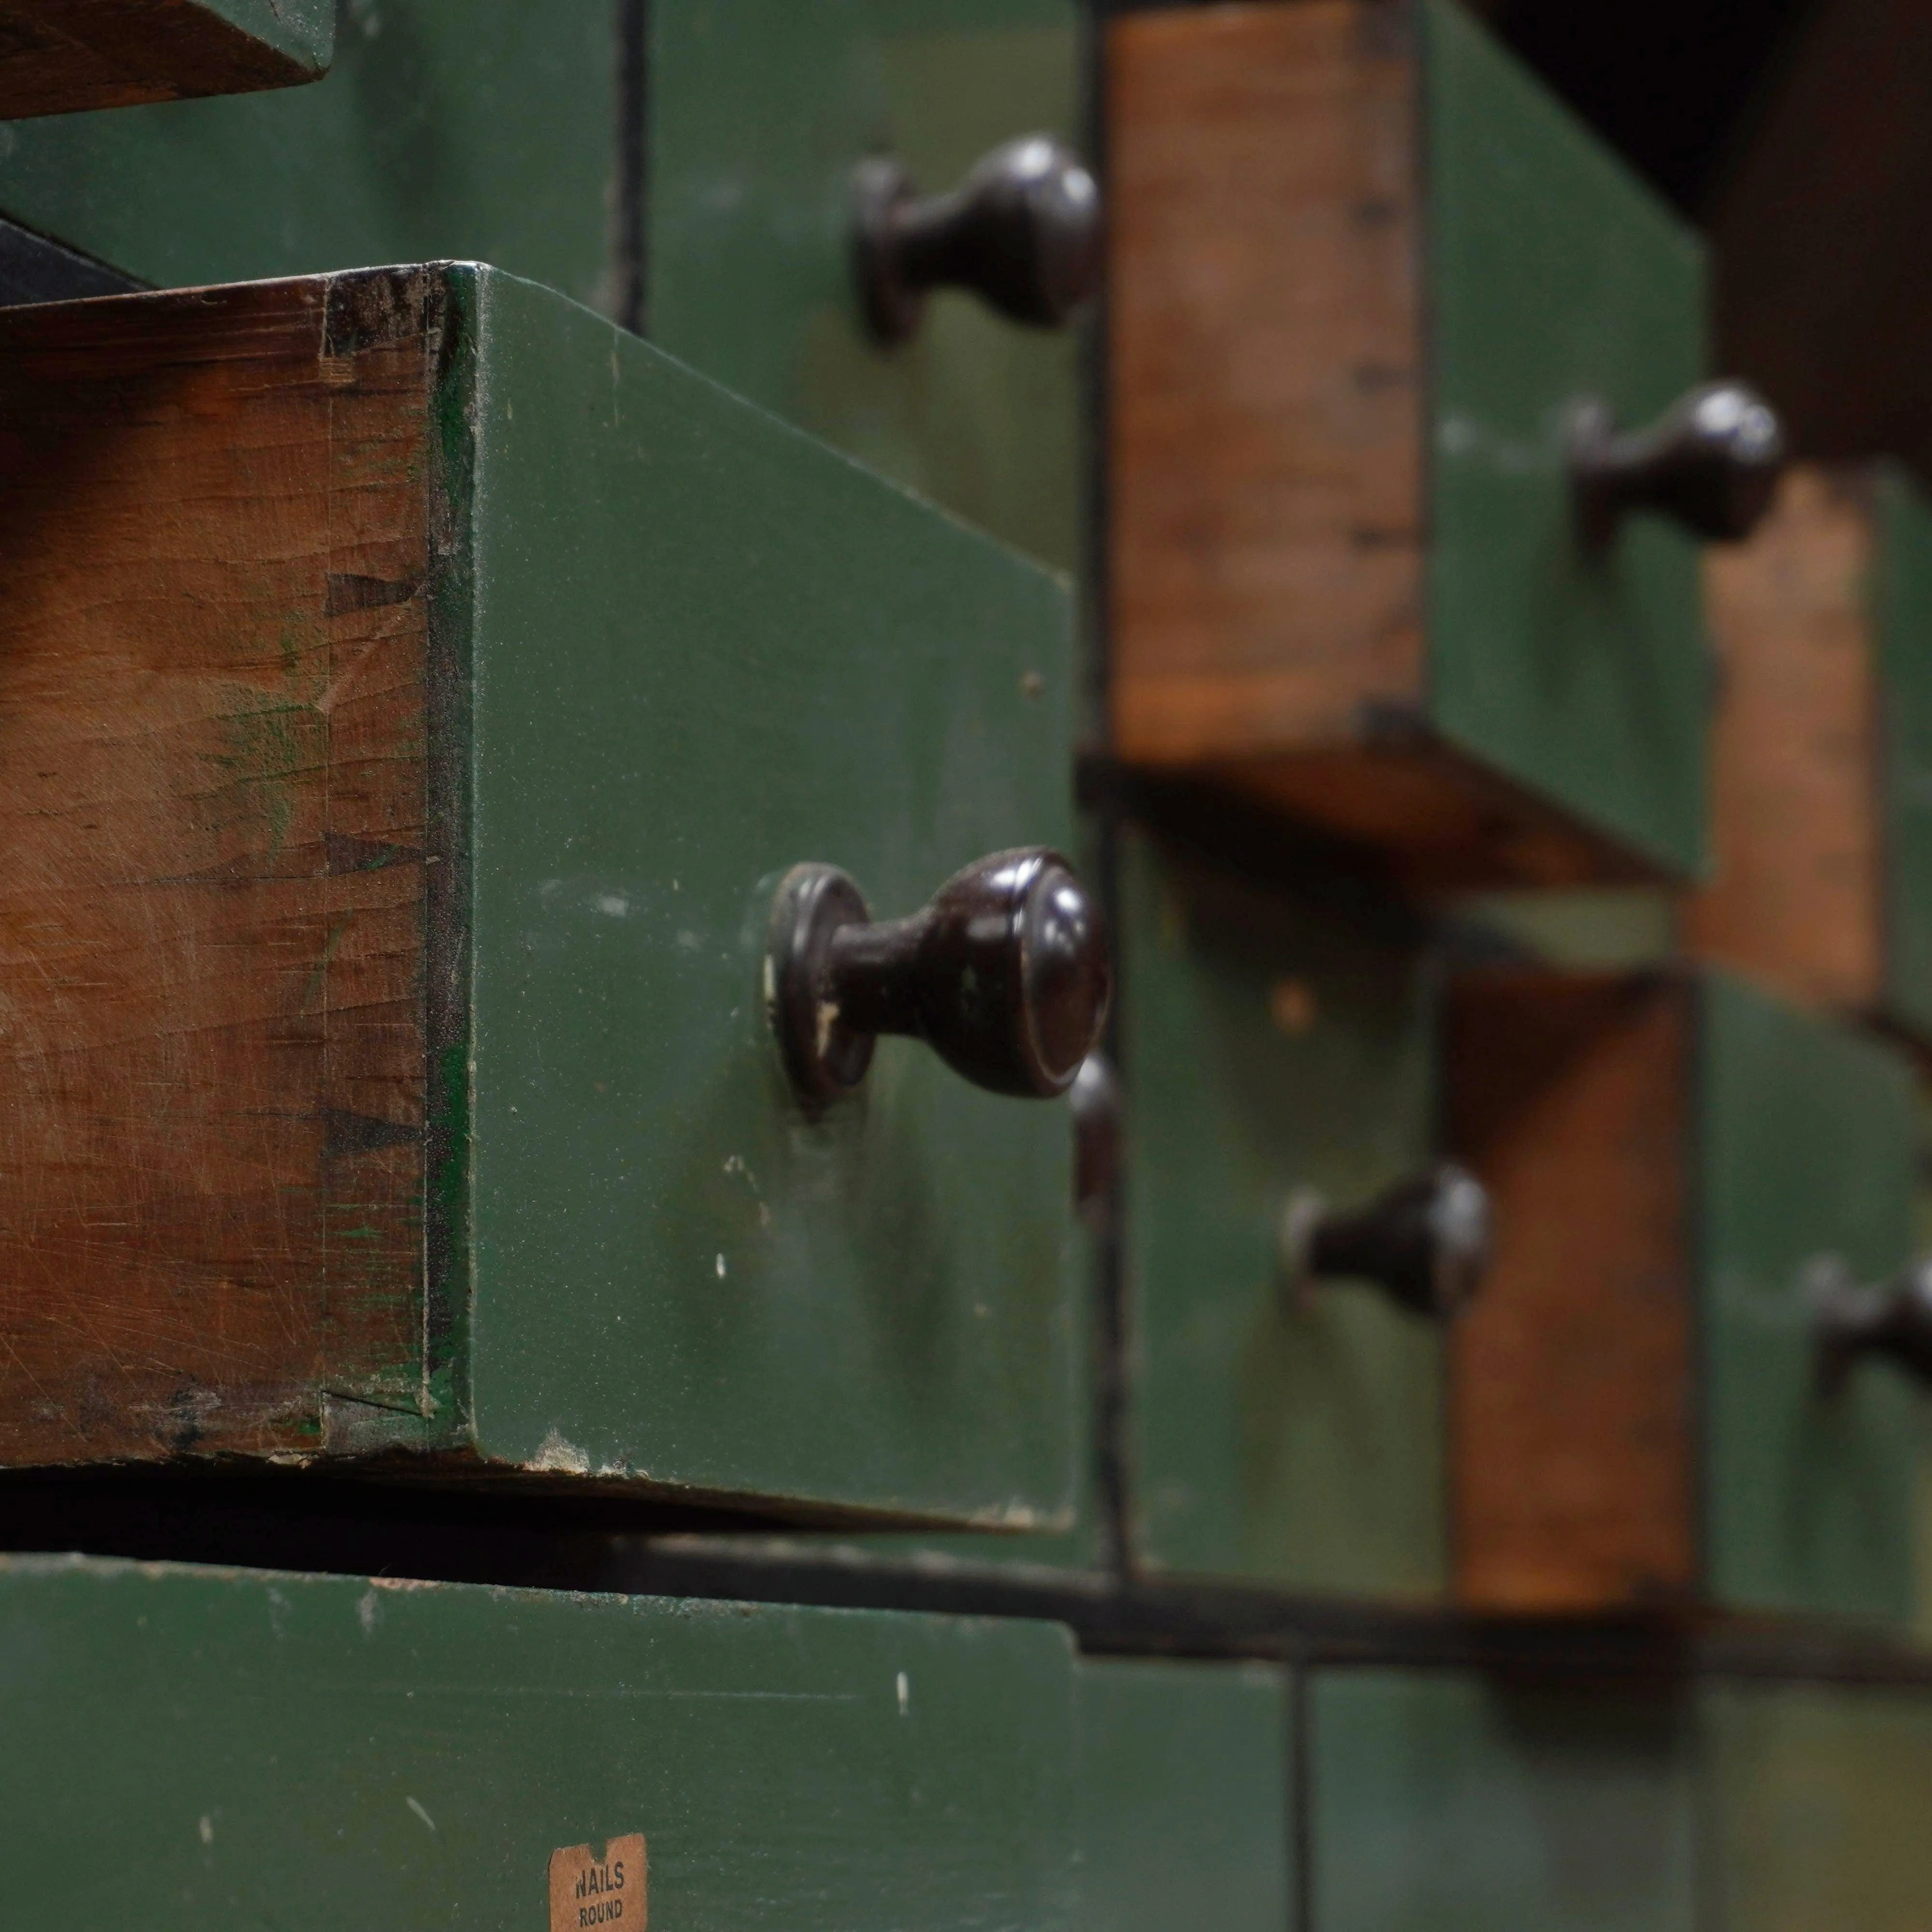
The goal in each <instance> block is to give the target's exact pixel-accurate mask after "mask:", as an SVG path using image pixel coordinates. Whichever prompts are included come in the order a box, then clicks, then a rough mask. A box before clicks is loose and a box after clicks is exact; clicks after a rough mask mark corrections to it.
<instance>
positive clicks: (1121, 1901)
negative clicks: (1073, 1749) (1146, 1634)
mask: <svg viewBox="0 0 1932 1932" xmlns="http://www.w3.org/2000/svg"><path fill="white" fill-rule="evenodd" d="M1076 1671H1077V1679H1076V1699H1077V1703H1078V1708H1079V1739H1080V1742H1079V1778H1080V1789H1079V1801H1078V1815H1079V1836H1080V1850H1081V1871H1082V1885H1081V1889H1082V1899H1081V1912H1080V1923H1081V1924H1082V1927H1084V1928H1085V1932H1157V1928H1159V1929H1160V1932H1165V1928H1167V1927H1173V1926H1177V1925H1204V1926H1208V1925H1211V1926H1213V1927H1215V1928H1216V1932H1288V1928H1289V1926H1290V1925H1291V1924H1292V1923H1293V1922H1294V1915H1295V1913H1294V1901H1295V1882H1294V1877H1293V1872H1292V1867H1293V1864H1294V1858H1295V1847H1294V1839H1293V1832H1294V1822H1293V1811H1292V1807H1293V1772H1292V1759H1291V1757H1290V1751H1291V1737H1290V1713H1289V1684H1288V1677H1287V1673H1286V1672H1284V1671H1282V1670H1275V1669H1273V1668H1271V1667H1267V1666H1264V1665H1260V1664H1170V1663H1150V1662H1147V1661H1142V1660H1139V1659H1135V1660H1132V1661H1130V1660H1128V1659H1127V1658H1083V1659H1082V1661H1080V1663H1079V1664H1078V1665H1077V1666H1076Z"/></svg>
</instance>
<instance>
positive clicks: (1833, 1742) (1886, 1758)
mask: <svg viewBox="0 0 1932 1932" xmlns="http://www.w3.org/2000/svg"><path fill="white" fill-rule="evenodd" d="M1700 1715H1701V1721H1702V1725H1703V1732H1704V1737H1705V1753H1706V1761H1707V1763H1708V1764H1709V1776H1710V1778H1711V1781H1712V1787H1713V1789H1712V1797H1711V1808H1710V1814H1709V1815H1710V1816H1711V1817H1712V1820H1713V1826H1714V1831H1713V1837H1714V1843H1713V1846H1712V1858H1711V1863H1712V1867H1713V1878H1714V1882H1715V1892H1716V1898H1717V1904H1718V1913H1719V1922H1720V1923H1721V1924H1723V1925H1724V1927H1726V1928H1727V1932H1810V1928H1811V1927H1814V1926H1820V1925H1841V1926H1847V1927H1852V1926H1855V1927H1857V1928H1858V1932H1907V1928H1908V1927H1913V1928H1915V1927H1918V1926H1920V1925H1922V1924H1924V1921H1925V1898H1926V1892H1927V1887H1928V1886H1932V1696H1928V1695H1927V1693H1926V1692H1925V1691H1923V1690H1912V1689H1906V1688H1899V1687H1895V1686H1894V1687H1889V1688H1883V1689H1879V1688H1871V1689H1854V1688H1849V1687H1847V1686H1845V1685H1795V1684H1786V1685H1778V1684H1748V1683H1730V1684H1724V1683H1719V1684H1713V1685H1708V1686H1706V1688H1705V1689H1704V1690H1703V1692H1702V1694H1701V1696H1700Z"/></svg>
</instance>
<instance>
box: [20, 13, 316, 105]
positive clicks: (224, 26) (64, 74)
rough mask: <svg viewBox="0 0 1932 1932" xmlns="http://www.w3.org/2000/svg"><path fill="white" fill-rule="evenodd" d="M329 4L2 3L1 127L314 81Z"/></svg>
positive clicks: (250, 91)
mask: <svg viewBox="0 0 1932 1932" xmlns="http://www.w3.org/2000/svg"><path fill="white" fill-rule="evenodd" d="M332 11H333V9H332V6H331V5H330V4H329V0H279V4H278V0H223V4H217V5H209V4H207V0H0V119H5V120H18V119H20V118H23V117H25V116H26V115H37V114H72V113H80V112H82V111H83V110H89V109H94V108H103V107H135V106H137V105H139V104H141V103H142V102H144V101H181V100H185V99H187V98H190V97H191V96H193V95H210V94H251V93H255V92H259V91H260V90H261V89H264V88H272V87H290V86H295V85H296V84H297V83H300V82H302V81H308V80H314V79H315V78H316V77H317V76H318V75H319V74H321V73H322V72H323V70H324V69H325V68H326V67H327V66H328V65H329V52H330V50H331V48H332V45H333V43H334V40H335V31H334V25H333V21H332V18H331V16H332Z"/></svg>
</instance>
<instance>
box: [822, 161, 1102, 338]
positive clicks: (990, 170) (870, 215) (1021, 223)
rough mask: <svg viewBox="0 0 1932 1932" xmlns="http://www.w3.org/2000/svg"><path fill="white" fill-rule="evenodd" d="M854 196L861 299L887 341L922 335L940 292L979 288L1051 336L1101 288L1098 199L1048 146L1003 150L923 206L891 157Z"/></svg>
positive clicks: (867, 166) (863, 173)
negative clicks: (933, 296)
mask: <svg viewBox="0 0 1932 1932" xmlns="http://www.w3.org/2000/svg"><path fill="white" fill-rule="evenodd" d="M856 198H857V202H858V208H857V225H856V243H855V247H856V266H857V270H858V276H859V298H860V300H861V301H862V303H863V304H864V306H865V320H866V323H867V325H868V326H869V327H870V329H871V332H872V333H873V334H874V335H875V336H876V337H877V338H878V339H879V340H880V341H881V342H903V341H905V340H906V338H907V337H908V336H910V335H912V334H913V332H914V331H915V330H916V329H917V328H918V327H919V317H920V316H921V314H922V313H923V311H924V310H925V307H926V295H927V293H928V292H929V290H933V289H938V288H959V289H970V290H972V292H973V293H974V294H975V295H977V296H980V298H981V299H983V300H984V301H985V302H988V303H989V304H990V305H992V307H993V308H996V309H998V311H999V312H1000V313H1001V314H1002V315H1004V316H1010V317H1012V319H1013V320H1014V321H1016V322H1025V323H1033V324H1034V326H1036V327H1038V328H1042V329H1053V328H1057V327H1058V326H1060V325H1061V323H1064V322H1066V321H1067V320H1068V319H1069V318H1070V317H1071V316H1072V315H1073V311H1075V310H1076V309H1077V308H1079V306H1080V305H1081V304H1082V302H1085V300H1086V299H1087V298H1088V296H1091V294H1092V293H1094V288H1095V287H1096V285H1097V284H1098V282H1099V281H1100V189H1099V188H1098V187H1097V186H1096V185H1095V183H1094V177H1093V176H1092V175H1091V174H1089V173H1088V172H1087V170H1086V169H1085V168H1084V167H1083V166H1082V165H1081V163H1080V161H1079V157H1077V156H1076V155H1075V154H1073V152H1072V151H1071V150H1070V149H1069V148H1066V147H1064V146H1063V145H1061V143H1060V142H1058V141H1056V140H1054V139H1052V137H1051V136H1048V135H1046V134H1023V135H1022V136H1020V138H1019V139H1018V140H1016V141H1009V142H1007V143H1006V144H1005V145H1004V146H1003V147H998V148H995V149H994V150H993V151H992V153H991V154H988V155H987V156H986V157H985V158H984V159H983V160H981V161H980V163H978V165H977V166H975V167H974V169H973V171H972V172H971V174H969V175H968V176H967V177H966V178H965V181H962V183H961V184H959V187H956V189H954V190H953V192H952V193H950V194H936V195H931V196H923V197H922V196H920V195H919V193H918V191H917V190H916V189H915V188H914V187H913V184H912V179H911V177H910V175H907V172H906V171H905V169H904V167H903V166H901V164H900V163H898V162H897V161H895V160H892V158H891V157H889V156H883V155H882V156H877V157H874V158H873V159H871V160H868V161H865V162H863V163H861V164H860V166H859V172H858V176H857V181H856Z"/></svg>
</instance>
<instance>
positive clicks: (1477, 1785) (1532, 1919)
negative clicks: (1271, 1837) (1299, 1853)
mask: <svg viewBox="0 0 1932 1932" xmlns="http://www.w3.org/2000/svg"><path fill="white" fill-rule="evenodd" d="M1305 1694H1306V1695H1307V1698H1308V1700H1309V1715H1308V1724H1309V1736H1308V1746H1307V1752H1308V1754H1307V1765H1308V1773H1307V1775H1308V1778H1309V1782H1310V1792H1309V1816H1310V1825H1309V1838H1308V1845H1309V1850H1308V1856H1309V1859H1310V1898H1311V1900H1312V1908H1311V1911H1310V1920H1309V1924H1310V1932H1410V1929H1411V1928H1414V1932H1424V1928H1427V1932H1496V1928H1497V1927H1501V1926H1508V1927H1510V1928H1511V1932H1690V1928H1691V1926H1692V1925H1693V1924H1694V1923H1695V1922H1696V1914H1695V1910H1694V1862H1695V1861H1694V1845H1693V1834H1694V1815H1695V1814H1694V1802H1693V1797H1692V1780H1691V1772H1690V1752H1689V1749H1688V1739H1687V1735H1686V1734H1687V1733H1688V1725H1686V1724H1685V1723H1684V1722H1683V1721H1682V1720H1681V1718H1679V1715H1677V1714H1676V1712H1674V1711H1673V1709H1672V1707H1671V1706H1670V1704H1669V1703H1667V1701H1665V1700H1664V1698H1662V1697H1661V1696H1653V1695H1652V1694H1649V1693H1648V1692H1646V1691H1645V1690H1644V1689H1643V1688H1641V1687H1640V1686H1634V1685H1631V1683H1629V1682H1625V1681H1622V1680H1619V1681H1617V1682H1609V1683H1604V1684H1602V1685H1590V1686H1579V1687H1575V1688H1571V1687H1569V1686H1565V1685H1543V1686H1540V1687H1538V1688H1534V1689H1532V1688H1509V1687H1507V1686H1505V1685H1501V1684H1496V1683H1490V1682H1485V1681H1484V1680H1483V1679H1480V1678H1478V1677H1475V1676H1461V1675H1456V1674H1451V1673H1424V1672H1405V1671H1399V1670H1360V1671H1339V1670H1335V1671H1328V1672H1325V1673H1319V1674H1318V1675H1316V1676H1315V1677H1314V1678H1313V1679H1312V1681H1311V1682H1310V1684H1309V1685H1308V1687H1307V1691H1306V1693H1305ZM1750 1922H1751V1921H1742V1920H1740V1921H1736V1932H1744V1927H1745V1925H1746V1924H1748V1923H1750Z"/></svg>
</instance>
